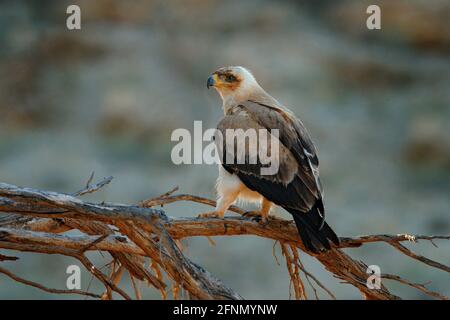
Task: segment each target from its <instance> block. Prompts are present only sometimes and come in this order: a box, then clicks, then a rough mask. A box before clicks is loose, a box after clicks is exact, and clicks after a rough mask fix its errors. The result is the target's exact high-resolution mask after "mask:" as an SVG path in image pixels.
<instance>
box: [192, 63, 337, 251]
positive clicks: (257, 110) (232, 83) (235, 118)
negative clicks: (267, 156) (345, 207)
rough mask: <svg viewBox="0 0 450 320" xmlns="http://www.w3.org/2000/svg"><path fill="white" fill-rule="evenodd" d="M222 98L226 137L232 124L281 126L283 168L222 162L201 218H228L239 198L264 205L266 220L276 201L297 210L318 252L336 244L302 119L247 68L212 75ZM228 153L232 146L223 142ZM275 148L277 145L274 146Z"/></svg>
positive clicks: (301, 228)
mask: <svg viewBox="0 0 450 320" xmlns="http://www.w3.org/2000/svg"><path fill="white" fill-rule="evenodd" d="M207 87H208V88H210V87H214V88H215V89H216V90H217V92H218V93H219V94H220V97H221V98H222V102H223V111H224V114H225V116H224V118H223V119H222V120H221V121H220V122H219V124H218V126H217V129H218V130H219V131H220V132H222V133H223V136H225V131H226V130H227V129H244V130H246V129H249V128H254V129H261V128H263V129H267V131H268V132H269V134H270V131H271V130H273V129H278V133H279V134H278V141H279V147H278V152H279V168H278V170H277V172H276V173H274V174H272V175H261V170H260V169H261V166H262V164H261V163H260V162H258V163H256V164H252V165H249V164H248V163H244V164H242V163H241V164H238V163H228V161H227V162H225V161H222V163H221V164H220V165H219V177H218V180H217V185H216V189H217V194H218V201H217V206H216V208H215V210H214V211H213V212H208V213H204V214H202V215H200V216H201V217H219V218H223V216H224V213H225V211H226V210H227V209H228V208H229V206H230V205H231V204H232V203H234V202H235V201H236V200H237V199H240V200H244V201H257V202H260V204H261V210H260V212H259V214H260V218H261V221H266V219H267V217H268V215H269V212H270V210H271V208H272V206H273V204H275V205H278V206H281V207H282V208H284V209H286V210H287V211H288V212H289V213H290V214H292V216H293V218H294V221H295V224H296V226H297V229H298V232H299V234H300V237H301V239H302V241H303V244H304V245H305V247H306V248H307V249H308V250H310V251H312V252H314V253H318V252H321V251H326V250H328V249H330V242H329V241H330V240H331V241H332V242H333V243H335V244H336V245H338V244H339V238H338V237H337V236H336V234H335V233H334V231H333V230H332V229H331V228H330V226H329V225H328V224H327V223H326V222H325V220H324V219H325V211H324V205H323V200H322V194H323V191H322V186H321V183H320V179H319V160H318V158H317V151H316V148H315V147H314V144H313V142H312V140H311V138H310V136H309V134H308V132H307V131H306V128H305V127H304V125H303V123H302V122H301V121H300V120H299V119H298V118H296V117H295V115H294V114H293V113H292V112H291V111H290V110H289V109H287V108H286V107H285V106H283V105H282V104H280V103H279V102H278V101H277V100H275V99H274V98H273V97H272V96H270V95H269V94H268V93H267V92H266V91H264V89H263V88H262V87H261V86H260V85H259V84H258V82H257V81H256V80H255V78H254V76H253V75H252V74H251V73H250V71H248V70H247V69H245V68H243V67H239V66H238V67H224V68H220V69H218V70H217V71H215V72H214V73H213V74H212V75H211V76H210V77H209V78H208V80H207ZM222 147H223V148H225V150H223V152H224V153H228V152H230V150H226V148H227V146H226V144H225V143H224V144H223V145H222ZM272 151H273V150H272Z"/></svg>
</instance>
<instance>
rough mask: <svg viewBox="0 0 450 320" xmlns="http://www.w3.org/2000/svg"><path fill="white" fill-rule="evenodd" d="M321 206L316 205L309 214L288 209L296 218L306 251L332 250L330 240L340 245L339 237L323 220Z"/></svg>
mask: <svg viewBox="0 0 450 320" xmlns="http://www.w3.org/2000/svg"><path fill="white" fill-rule="evenodd" d="M320 206H321V205H320V204H318V203H316V205H315V206H314V207H313V208H312V209H311V210H310V211H309V212H300V211H298V210H289V209H288V211H289V212H290V213H291V214H292V216H293V217H294V221H295V225H296V226H297V229H298V233H299V234H300V238H301V239H302V241H303V244H304V245H305V247H306V249H308V250H310V251H312V252H314V253H319V252H321V251H327V250H329V249H330V248H331V246H330V240H331V241H332V242H333V243H334V244H336V245H339V238H338V236H337V235H336V233H335V232H334V231H333V229H331V227H330V226H329V225H328V224H327V223H326V222H325V221H324V220H323V215H321V214H320V212H319V207H320ZM322 211H323V209H322Z"/></svg>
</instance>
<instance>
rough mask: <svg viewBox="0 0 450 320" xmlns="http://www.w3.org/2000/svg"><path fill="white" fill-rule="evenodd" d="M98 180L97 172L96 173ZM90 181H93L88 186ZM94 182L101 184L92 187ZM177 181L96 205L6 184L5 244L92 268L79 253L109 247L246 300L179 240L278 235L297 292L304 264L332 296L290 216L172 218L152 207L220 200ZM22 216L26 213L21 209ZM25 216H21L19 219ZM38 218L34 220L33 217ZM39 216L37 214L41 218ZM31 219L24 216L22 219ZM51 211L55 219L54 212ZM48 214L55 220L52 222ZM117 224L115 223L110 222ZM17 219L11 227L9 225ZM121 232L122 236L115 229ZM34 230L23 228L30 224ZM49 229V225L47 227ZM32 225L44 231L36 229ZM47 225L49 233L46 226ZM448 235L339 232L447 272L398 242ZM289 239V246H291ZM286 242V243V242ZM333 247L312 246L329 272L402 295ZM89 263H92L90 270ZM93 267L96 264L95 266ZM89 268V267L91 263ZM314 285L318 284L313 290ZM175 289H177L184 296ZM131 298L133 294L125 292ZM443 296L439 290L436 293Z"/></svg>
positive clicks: (217, 294) (2, 191)
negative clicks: (126, 200) (155, 192)
mask: <svg viewBox="0 0 450 320" xmlns="http://www.w3.org/2000/svg"><path fill="white" fill-rule="evenodd" d="M90 180H92V179H90ZM90 184H91V181H89V182H88V184H87V188H86V189H88V187H89V186H90V187H91V189H92V186H91V185H90ZM94 189H95V188H94ZM176 190H177V188H175V189H173V190H171V191H169V192H167V193H165V194H163V195H161V196H159V197H156V198H153V199H149V200H145V201H143V202H142V203H141V206H133V205H123V204H105V203H102V204H95V203H91V202H87V201H82V200H80V199H77V198H75V197H73V196H70V195H66V194H61V193H56V192H49V191H41V190H36V189H29V188H19V187H16V186H12V185H8V184H3V183H0V213H1V212H4V214H2V215H0V227H1V226H5V225H6V226H8V228H0V248H4V249H10V250H19V251H28V252H41V253H51V254H52V253H56V254H65V255H69V256H73V257H75V258H77V259H78V260H80V261H82V263H83V264H84V265H85V266H86V268H88V269H89V268H91V264H90V262H89V261H88V260H87V261H86V260H85V259H86V257H84V255H82V254H80V253H81V252H84V251H86V250H101V251H108V252H109V253H110V254H111V255H112V256H113V259H114V261H117V263H119V264H120V265H122V266H124V267H125V268H126V269H127V270H128V271H130V272H132V275H133V276H135V277H137V278H138V279H146V280H148V281H149V282H150V283H152V284H153V285H154V286H155V287H156V288H157V289H158V290H160V292H161V294H162V296H163V297H165V296H166V292H165V289H164V288H165V284H164V283H163V282H162V279H163V276H162V272H165V273H166V274H167V276H168V277H169V279H170V280H171V281H173V283H174V286H175V287H177V288H178V287H179V288H180V290H185V291H186V292H187V294H188V296H190V297H194V298H200V299H219V298H226V299H240V298H241V297H240V296H239V295H238V294H237V293H235V292H234V291H233V290H231V289H230V288H228V287H226V286H224V285H223V284H222V283H221V281H219V280H218V279H216V278H215V277H213V276H212V275H211V274H210V273H209V272H207V271H206V270H204V269H203V268H202V267H200V266H198V265H197V264H195V263H194V262H193V261H191V260H189V259H187V258H186V257H185V256H184V255H183V253H182V252H181V250H180V249H179V248H178V246H177V243H176V241H177V240H179V239H182V238H186V237H193V236H205V237H212V236H235V235H256V236H259V237H263V238H268V239H273V240H275V241H278V242H280V244H282V251H283V255H284V256H285V257H286V262H287V266H288V270H289V274H290V275H291V278H292V279H293V280H295V281H293V282H292V284H293V286H294V292H295V295H296V298H301V297H302V298H304V297H305V290H304V286H303V283H302V282H301V278H300V274H299V272H300V271H302V272H303V273H304V274H305V276H306V278H307V280H308V281H309V280H310V279H312V280H314V281H315V283H316V284H317V285H319V286H320V287H321V288H322V289H324V290H325V291H326V292H327V293H328V294H330V296H331V297H334V295H333V294H332V293H331V291H329V290H328V289H327V288H326V287H325V286H323V285H322V284H321V283H320V282H319V281H318V280H317V279H316V278H314V277H313V276H312V274H311V273H309V272H308V271H306V270H305V269H304V267H303V265H302V264H301V261H300V260H299V259H298V252H297V250H298V249H300V250H303V251H305V248H304V246H303V244H302V242H301V240H300V238H299V236H298V233H297V230H296V227H295V226H294V224H293V223H292V221H287V220H283V219H279V218H273V217H271V218H270V219H269V222H268V223H267V224H266V225H264V226H261V225H260V224H259V223H257V222H254V221H252V220H249V219H246V218H244V217H241V216H238V217H226V218H225V219H209V218H208V219H198V218H177V219H171V218H168V217H167V216H166V215H165V213H164V212H163V211H162V210H157V209H152V208H149V207H153V206H157V205H164V204H168V203H172V202H175V201H193V202H197V203H203V204H207V205H215V201H212V200H209V199H206V198H202V197H196V196H191V195H173V192H175V191H176ZM230 211H234V212H236V213H239V214H243V213H244V212H245V211H244V210H242V209H240V208H238V207H232V208H231V210H230ZM3 215H6V216H8V218H7V219H3V221H4V222H5V221H7V222H8V223H7V224H1V221H2V216H3ZM11 215H13V216H14V215H15V216H16V218H17V219H20V220H26V219H28V220H27V221H26V223H25V224H22V226H23V227H22V228H21V229H17V227H18V226H20V224H14V221H12V220H14V219H11ZM18 215H20V216H18ZM19 217H20V218H19ZM30 217H32V218H33V220H30V219H29V218H30ZM36 217H38V218H36ZM24 218H26V219H24ZM49 218H50V219H49ZM49 220H50V221H56V222H57V225H59V226H55V224H54V223H49ZM110 225H113V226H110ZM9 226H11V227H9ZM114 227H116V228H118V231H120V233H122V235H123V236H118V235H115V233H117V230H113V229H112V228H114ZM27 228H28V229H29V230H25V229H27ZM46 228H48V230H47V229H46ZM70 228H74V229H78V230H80V231H82V232H84V233H87V234H88V235H82V236H77V237H74V236H70V237H69V236H67V235H57V234H52V233H53V232H58V230H61V229H64V230H68V229H70ZM31 230H39V232H34V231H31ZM43 231H48V232H43ZM449 238H450V237H449V236H421V235H418V236H410V235H373V236H360V237H354V238H349V237H344V238H341V241H342V244H341V246H340V248H352V247H356V246H360V245H363V244H365V243H371V242H386V243H388V244H390V245H392V246H394V247H396V248H397V249H399V250H400V251H401V252H402V253H404V254H406V255H408V256H410V257H411V258H413V259H416V260H418V261H421V262H424V263H427V264H428V265H430V266H433V267H437V268H439V269H441V270H444V271H448V267H447V266H445V265H443V264H440V263H438V262H435V261H433V260H431V259H428V258H425V257H422V256H420V255H417V254H415V253H412V252H411V251H410V250H409V249H407V248H405V247H404V246H402V245H401V244H400V242H403V241H417V240H428V241H433V240H437V239H441V240H448V239H449ZM287 244H288V245H287ZM283 246H284V247H283ZM340 248H337V247H335V246H333V248H332V249H331V250H329V251H327V252H325V253H322V254H311V253H310V252H307V251H305V252H306V253H308V254H310V255H312V256H313V257H315V258H316V259H317V260H318V261H319V262H320V263H321V264H322V265H323V266H324V267H325V269H327V270H328V271H330V272H331V273H332V274H333V275H334V276H335V277H337V278H338V279H341V280H342V281H343V282H345V283H348V284H351V285H353V286H354V287H356V288H357V289H358V290H359V291H360V292H361V293H362V294H363V295H364V297H366V298H367V299H399V297H398V296H396V295H393V294H392V293H390V292H389V290H388V289H387V288H386V287H385V286H382V288H381V289H380V290H370V289H368V288H367V286H366V280H367V276H368V275H367V273H366V270H367V266H366V265H365V264H364V263H363V262H361V261H357V260H354V259H352V258H351V257H350V256H349V255H347V254H346V253H345V252H344V251H342V250H340ZM144 257H148V258H150V265H151V267H150V268H151V270H153V272H154V273H155V274H156V276H153V275H152V274H151V273H150V272H149V271H148V270H146V269H145V267H144V260H143V258H144ZM89 270H90V269H89ZM94 270H96V269H95V268H94ZM90 271H91V270H90ZM91 272H93V274H94V275H95V276H96V277H97V278H98V279H99V280H100V281H102V282H103V283H104V285H105V287H107V288H110V289H111V290H114V291H116V292H119V294H122V293H123V292H122V293H120V291H118V290H120V288H117V287H114V283H111V281H110V280H109V279H108V278H107V277H106V276H105V275H103V274H102V273H100V274H98V273H96V272H95V271H91ZM313 290H315V289H313ZM178 291H179V290H178V289H176V293H175V295H178ZM122 296H123V297H125V298H129V297H128V296H127V295H126V294H125V295H123V294H122ZM436 297H437V296H436Z"/></svg>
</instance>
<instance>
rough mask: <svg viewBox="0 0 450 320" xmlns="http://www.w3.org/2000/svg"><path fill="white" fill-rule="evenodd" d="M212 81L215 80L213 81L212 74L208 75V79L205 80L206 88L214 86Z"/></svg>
mask: <svg viewBox="0 0 450 320" xmlns="http://www.w3.org/2000/svg"><path fill="white" fill-rule="evenodd" d="M214 83H215V81H214V78H213V76H210V77H209V78H208V80H207V81H206V88H208V89H209V87H214Z"/></svg>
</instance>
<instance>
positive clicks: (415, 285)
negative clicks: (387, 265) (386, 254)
mask: <svg viewBox="0 0 450 320" xmlns="http://www.w3.org/2000/svg"><path fill="white" fill-rule="evenodd" d="M381 278H384V279H390V280H395V281H398V282H400V283H403V284H406V285H408V286H410V287H413V288H416V289H417V290H420V291H422V292H423V293H425V294H427V295H429V296H431V297H434V298H438V299H441V300H448V298H447V297H446V296H444V295H442V294H440V293H438V292H434V291H430V290H428V289H427V288H426V287H425V285H424V284H420V283H412V282H410V281H408V280H405V279H403V278H401V277H399V276H397V275H394V274H382V275H381Z"/></svg>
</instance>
